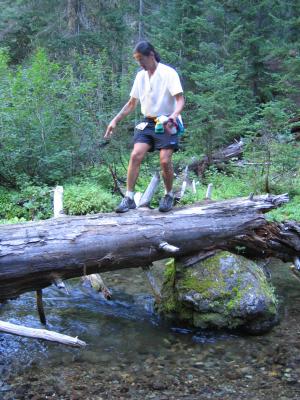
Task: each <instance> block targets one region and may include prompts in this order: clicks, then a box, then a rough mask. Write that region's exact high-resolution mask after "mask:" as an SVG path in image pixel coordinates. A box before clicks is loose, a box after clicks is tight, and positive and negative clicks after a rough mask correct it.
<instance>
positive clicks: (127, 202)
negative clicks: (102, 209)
mask: <svg viewBox="0 0 300 400" xmlns="http://www.w3.org/2000/svg"><path fill="white" fill-rule="evenodd" d="M134 208H136V204H135V202H134V200H133V199H131V198H130V197H127V196H125V197H123V199H122V201H121V203H120V204H119V205H118V207H117V208H116V212H117V213H124V212H127V211H129V210H130V209H134Z"/></svg>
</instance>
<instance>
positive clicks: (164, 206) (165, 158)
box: [158, 149, 174, 212]
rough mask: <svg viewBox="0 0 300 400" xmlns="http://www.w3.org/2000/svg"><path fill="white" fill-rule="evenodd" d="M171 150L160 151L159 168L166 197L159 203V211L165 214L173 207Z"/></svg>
mask: <svg viewBox="0 0 300 400" xmlns="http://www.w3.org/2000/svg"><path fill="white" fill-rule="evenodd" d="M172 155H173V150H172V149H162V150H160V166H161V170H162V176H163V179H164V184H165V189H166V195H165V196H164V197H163V198H162V199H161V201H160V202H159V208H158V209H159V211H162V212H167V211H170V210H171V209H172V207H173V200H174V196H173V193H172V188H173V179H174V169H173V163H172Z"/></svg>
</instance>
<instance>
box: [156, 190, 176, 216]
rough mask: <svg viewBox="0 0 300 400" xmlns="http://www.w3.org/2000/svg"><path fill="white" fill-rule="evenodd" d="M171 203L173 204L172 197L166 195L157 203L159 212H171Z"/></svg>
mask: <svg viewBox="0 0 300 400" xmlns="http://www.w3.org/2000/svg"><path fill="white" fill-rule="evenodd" d="M173 202H174V197H172V196H170V195H169V194H166V195H165V196H164V197H163V198H162V199H161V200H160V202H159V207H158V209H159V211H161V212H167V211H170V210H172V208H173Z"/></svg>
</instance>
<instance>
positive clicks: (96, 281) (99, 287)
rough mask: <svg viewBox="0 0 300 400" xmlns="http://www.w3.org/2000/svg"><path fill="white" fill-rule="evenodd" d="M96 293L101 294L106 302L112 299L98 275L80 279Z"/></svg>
mask: <svg viewBox="0 0 300 400" xmlns="http://www.w3.org/2000/svg"><path fill="white" fill-rule="evenodd" d="M82 278H83V279H84V280H85V281H87V282H88V283H89V284H90V285H91V287H92V288H93V289H94V290H95V291H96V292H101V293H102V294H103V297H104V298H105V299H106V300H110V299H111V298H112V294H111V291H110V290H109V289H108V288H107V287H106V286H105V284H104V282H103V279H102V278H101V276H100V274H91V275H85V276H83V277H82Z"/></svg>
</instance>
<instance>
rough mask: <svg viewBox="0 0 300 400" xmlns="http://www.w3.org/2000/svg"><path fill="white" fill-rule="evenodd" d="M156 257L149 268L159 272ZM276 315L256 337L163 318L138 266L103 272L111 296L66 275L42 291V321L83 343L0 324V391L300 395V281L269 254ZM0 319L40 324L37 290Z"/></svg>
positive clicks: (6, 394) (269, 398)
mask: <svg viewBox="0 0 300 400" xmlns="http://www.w3.org/2000/svg"><path fill="white" fill-rule="evenodd" d="M162 268H163V264H162V263H156V265H155V267H154V274H155V276H156V278H157V279H158V280H161V274H162ZM270 271H271V276H272V282H273V284H274V285H275V287H276V292H277V296H278V298H279V301H280V315H281V321H280V324H279V325H277V326H276V327H275V328H273V330H272V331H271V332H269V333H267V334H265V335H262V336H243V335H238V334H236V333H228V332H227V333H226V332H205V331H191V330H189V329H184V328H182V327H177V326H173V325H168V324H166V323H164V322H163V321H161V320H160V319H159V318H158V317H157V315H156V314H155V313H154V311H153V304H154V299H153V296H152V293H151V290H150V287H149V283H148V282H147V280H146V278H145V275H144V273H143V271H142V270H140V269H128V270H123V271H117V272H110V273H104V274H102V275H101V276H102V278H103V279H104V281H105V283H106V285H107V286H108V287H109V288H110V289H111V290H112V293H113V299H112V300H111V301H107V300H105V299H103V297H102V295H101V294H97V293H94V292H93V291H92V290H91V289H90V288H88V287H85V286H82V284H81V282H80V281H79V280H78V279H76V280H75V279H74V280H70V281H67V282H66V284H67V286H68V288H69V291H70V293H69V295H68V294H66V293H65V292H64V291H62V290H60V289H58V288H56V287H54V286H52V287H50V288H47V289H45V290H43V297H44V308H45V312H46V317H47V329H50V330H54V331H57V332H60V333H64V334H67V335H70V336H78V337H79V338H80V339H81V340H84V341H85V342H87V343H88V345H87V347H86V348H83V349H82V348H81V349H78V348H72V347H67V346H64V345H61V344H57V343H52V342H45V341H41V340H34V339H29V338H24V337H19V336H13V335H8V334H3V333H0V400H17V399H20V400H24V399H32V400H44V399H60V400H77V399H78V400H79V399H89V400H104V399H108V400H114V399H118V400H122V399H143V400H146V399H153V400H172V399H176V400H177V399H189V400H193V399H195V400H196V399H197V400H198V399H205V400H206V399H215V400H217V399H218V400H229V399H230V400H239V399H247V400H252V399H253V400H259V399H264V400H265V399H266V400H273V399H274V400H275V399H276V400H293V399H300V313H299V310H300V282H298V281H297V280H296V279H295V278H294V277H293V275H292V274H291V273H290V272H289V270H288V268H287V265H286V264H283V263H281V262H278V261H274V262H273V263H272V265H271V266H270ZM0 314H1V315H0V319H1V320H3V321H8V322H12V323H15V324H21V325H26V326H29V327H35V328H43V326H42V325H41V324H40V322H39V318H38V314H37V311H36V304H35V294H34V293H27V294H24V295H23V296H21V297H19V298H18V299H17V300H14V301H10V302H7V303H5V304H2V305H1V306H0Z"/></svg>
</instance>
